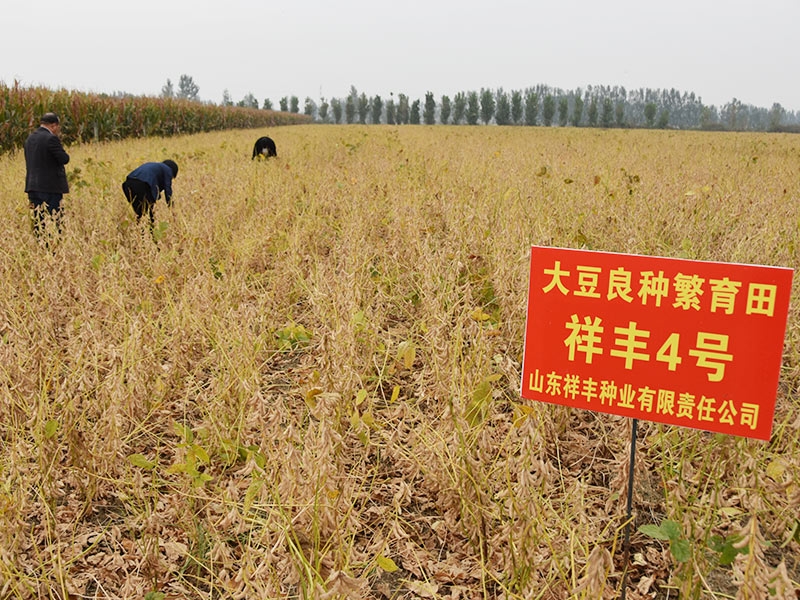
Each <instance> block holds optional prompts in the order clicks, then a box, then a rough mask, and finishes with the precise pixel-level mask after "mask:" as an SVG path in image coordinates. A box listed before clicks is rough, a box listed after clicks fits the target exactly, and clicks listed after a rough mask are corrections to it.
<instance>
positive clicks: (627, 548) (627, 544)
mask: <svg viewBox="0 0 800 600" xmlns="http://www.w3.org/2000/svg"><path fill="white" fill-rule="evenodd" d="M638 428H639V419H633V424H632V426H631V458H630V462H629V464H628V507H627V510H626V513H625V541H624V543H623V552H622V557H623V562H622V596H620V598H621V600H625V596H626V593H627V589H626V588H627V583H628V564H629V563H630V556H631V523H632V521H633V518H632V514H633V474H634V466H635V464H636V430H637V429H638Z"/></svg>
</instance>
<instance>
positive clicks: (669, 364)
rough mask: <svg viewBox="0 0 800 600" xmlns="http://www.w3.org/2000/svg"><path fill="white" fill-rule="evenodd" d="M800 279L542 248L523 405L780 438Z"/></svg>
mask: <svg viewBox="0 0 800 600" xmlns="http://www.w3.org/2000/svg"><path fill="white" fill-rule="evenodd" d="M792 273H793V271H792V270H791V269H787V268H782V267H765V266H757V265H742V264H731V263H718V262H702V261H693V260H682V259H674V258H659V257H651V256H638V255H629V254H614V253H609V252H593V251H585V250H570V249H563V248H546V247H539V246H533V248H532V249H531V273H530V289H529V295H528V317H527V324H526V329H525V356H524V359H523V365H522V366H523V369H522V397H523V398H526V399H529V400H539V401H544V402H550V403H554V404H562V405H565V406H572V407H576V408H585V409H590V410H594V411H599V412H605V413H611V414H615V415H621V416H624V417H631V418H637V419H644V420H648V421H657V422H660V423H668V424H671V425H682V426H684V427H694V428H697V429H704V430H707V431H714V432H719V433H726V434H732V435H739V436H744V437H750V438H757V439H762V440H768V439H769V437H770V435H771V432H772V418H773V413H774V409H775V397H776V394H777V387H778V376H779V373H780V366H781V355H782V352H783V338H784V333H785V330H786V318H787V314H788V310H789V297H790V294H791V287H792Z"/></svg>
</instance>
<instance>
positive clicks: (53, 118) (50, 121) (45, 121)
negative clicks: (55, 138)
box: [39, 112, 61, 133]
mask: <svg viewBox="0 0 800 600" xmlns="http://www.w3.org/2000/svg"><path fill="white" fill-rule="evenodd" d="M39 124H40V125H41V126H42V127H45V128H47V129H49V130H50V131H51V132H53V133H57V132H58V130H59V129H60V128H61V120H60V119H59V118H58V115H57V114H56V113H54V112H47V113H44V114H43V115H42V118H41V119H39Z"/></svg>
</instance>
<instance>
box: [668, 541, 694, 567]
mask: <svg viewBox="0 0 800 600" xmlns="http://www.w3.org/2000/svg"><path fill="white" fill-rule="evenodd" d="M669 551H670V552H671V553H672V556H673V558H674V559H675V560H676V561H678V562H680V563H685V562H686V561H688V560H689V559H690V558H691V557H692V551H691V548H690V547H689V540H671V541H670V543H669Z"/></svg>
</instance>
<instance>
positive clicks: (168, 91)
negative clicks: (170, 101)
mask: <svg viewBox="0 0 800 600" xmlns="http://www.w3.org/2000/svg"><path fill="white" fill-rule="evenodd" d="M225 91H226V92H227V91H228V90H225ZM161 97H162V98H174V97H175V86H173V85H172V81H171V80H170V79H169V78H167V83H165V84H164V87H162V88H161ZM231 104H233V101H231ZM226 106H230V104H228V105H226Z"/></svg>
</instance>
